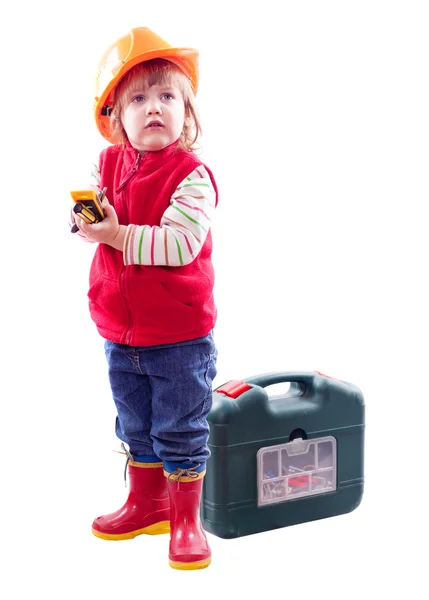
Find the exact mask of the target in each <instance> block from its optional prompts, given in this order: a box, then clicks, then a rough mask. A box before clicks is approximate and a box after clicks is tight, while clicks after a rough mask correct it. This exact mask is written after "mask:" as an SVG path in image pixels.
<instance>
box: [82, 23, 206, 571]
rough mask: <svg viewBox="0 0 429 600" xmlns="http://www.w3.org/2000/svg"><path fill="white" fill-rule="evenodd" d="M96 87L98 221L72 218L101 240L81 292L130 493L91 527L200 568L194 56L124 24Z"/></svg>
mask: <svg viewBox="0 0 429 600" xmlns="http://www.w3.org/2000/svg"><path fill="white" fill-rule="evenodd" d="M97 86H98V90H97V93H96V99H95V120H96V124H97V127H98V129H99V131H100V132H101V134H102V135H103V136H104V137H105V138H106V140H108V141H109V142H112V143H113V145H111V146H109V147H107V148H106V149H105V150H103V151H102V152H101V155H100V161H99V166H98V168H97V169H96V170H95V171H94V173H93V177H94V178H95V185H96V187H97V188H100V189H101V188H104V187H107V193H106V199H105V201H104V202H103V206H104V209H105V212H106V218H105V219H104V220H103V221H101V222H100V223H97V224H93V225H88V224H86V223H85V222H84V221H83V220H82V219H76V221H77V225H78V227H79V230H80V231H79V235H80V236H81V237H85V238H86V239H87V240H88V241H92V242H98V243H99V245H98V247H97V249H96V252H95V255H94V259H93V263H92V266H91V273H90V289H89V292H88V297H89V305H90V312H91V317H92V319H93V320H94V322H95V324H96V326H97V329H98V331H99V333H100V334H101V335H102V336H103V337H104V338H105V340H106V341H105V350H106V356H107V361H108V367H109V378H110V384H111V389H112V393H113V398H114V401H115V404H116V408H117V419H116V434H117V436H118V437H119V438H120V439H121V440H122V442H123V443H126V444H127V445H128V447H129V452H128V451H127V455H128V476H129V482H130V483H129V485H130V492H129V496H128V499H127V501H126V503H125V505H124V506H123V507H122V508H121V509H120V510H118V511H116V512H114V513H112V514H108V515H105V516H101V517H98V518H97V519H95V521H94V523H93V533H94V534H95V535H96V536H98V537H101V538H103V539H109V540H111V539H114V540H122V539H129V538H133V537H135V536H137V535H140V534H142V533H148V534H158V533H165V532H168V531H169V530H170V532H171V533H170V551H169V559H170V565H171V566H172V567H173V568H175V569H201V568H204V567H207V566H208V565H209V564H210V561H211V551H210V548H209V545H208V542H207V539H206V536H205V533H204V530H203V528H202V525H201V522H200V519H199V509H200V499H201V492H202V485H203V477H204V474H205V468H206V461H207V459H208V457H209V455H210V452H209V449H208V446H207V439H208V431H209V429H208V424H207V420H206V417H207V415H208V413H209V411H210V408H211V402H212V381H213V379H214V377H215V375H216V354H217V353H216V348H215V345H214V341H213V334H212V330H213V327H214V325H215V321H216V308H215V304H214V300H213V284H214V274H213V266H212V261H211V250H212V241H211V233H210V222H211V219H212V217H213V213H214V210H215V207H216V204H217V187H216V183H215V180H214V178H213V175H212V173H211V171H210V170H209V169H208V168H207V167H206V166H205V165H203V164H202V162H201V161H200V160H199V159H198V158H197V156H196V155H195V154H194V153H193V152H192V149H193V145H194V143H195V142H196V140H197V137H198V134H199V133H200V124H199V120H198V116H197V110H196V106H195V96H194V94H195V92H196V91H197V86H198V53H197V51H196V50H192V49H189V48H180V49H178V48H172V47H171V46H170V45H169V44H167V42H165V41H164V40H162V39H161V38H160V37H158V36H157V35H156V34H155V33H153V32H152V31H150V30H149V29H147V28H144V27H141V28H136V29H133V30H131V32H130V33H129V34H127V35H126V36H124V37H123V38H121V39H120V40H119V41H117V42H116V43H114V44H113V45H112V46H110V48H109V49H108V50H107V51H106V53H105V54H104V56H103V58H102V60H101V62H100V69H99V73H98V76H97Z"/></svg>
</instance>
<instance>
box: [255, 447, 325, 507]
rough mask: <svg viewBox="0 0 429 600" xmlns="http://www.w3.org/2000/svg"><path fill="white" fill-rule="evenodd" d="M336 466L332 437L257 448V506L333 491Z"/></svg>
mask: <svg viewBox="0 0 429 600" xmlns="http://www.w3.org/2000/svg"><path fill="white" fill-rule="evenodd" d="M336 462H337V444H336V439H335V438H334V437H332V436H328V437H321V438H314V439H311V440H304V439H301V438H299V439H295V440H293V441H292V442H289V443H287V444H279V445H277V446H268V447H265V448H260V450H259V451H258V453H257V477H258V506H265V505H267V504H274V503H277V502H285V501H286V500H293V499H295V498H303V497H305V496H314V495H316V494H325V493H327V492H333V491H335V490H336V489H337V481H336V473H337V465H336Z"/></svg>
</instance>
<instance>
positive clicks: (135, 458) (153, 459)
mask: <svg viewBox="0 0 429 600" xmlns="http://www.w3.org/2000/svg"><path fill="white" fill-rule="evenodd" d="M133 461H134V462H142V463H156V462H162V460H161V459H160V458H158V457H157V456H136V455H135V454H133Z"/></svg>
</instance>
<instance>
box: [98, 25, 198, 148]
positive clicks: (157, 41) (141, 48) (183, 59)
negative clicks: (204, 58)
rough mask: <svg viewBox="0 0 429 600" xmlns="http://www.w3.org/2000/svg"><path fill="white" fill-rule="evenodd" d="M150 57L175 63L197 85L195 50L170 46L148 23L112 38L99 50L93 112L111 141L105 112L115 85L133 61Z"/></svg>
mask: <svg viewBox="0 0 429 600" xmlns="http://www.w3.org/2000/svg"><path fill="white" fill-rule="evenodd" d="M153 58H165V59H166V60H169V61H171V62H173V63H175V64H176V65H177V66H178V67H180V69H182V71H183V72H184V73H185V75H186V76H187V77H188V79H189V81H190V83H191V86H192V89H193V91H194V93H196V92H197V89H198V51H197V50H194V49H193V48H173V47H172V46H170V44H168V43H167V42H166V41H165V40H163V39H162V38H160V37H159V35H156V33H154V32H153V31H151V30H150V29H148V27H136V28H135V29H131V31H130V32H129V33H127V34H126V35H124V36H123V37H121V38H120V39H119V40H118V41H116V42H114V43H113V44H112V45H111V46H109V48H108V49H107V50H106V52H105V53H104V54H103V57H102V58H101V60H100V62H99V65H98V72H97V76H96V81H95V100H94V116H95V122H96V125H97V127H98V130H99V132H100V133H101V135H102V136H103V137H104V138H106V140H107V141H108V142H112V141H113V139H112V136H111V131H110V118H109V115H110V113H111V111H112V108H113V101H114V93H115V88H116V86H117V85H118V83H119V81H120V80H121V79H122V77H123V76H124V75H125V74H126V73H128V71H129V70H130V69H132V68H133V67H135V65H137V64H139V63H141V62H144V61H146V60H151V59H153Z"/></svg>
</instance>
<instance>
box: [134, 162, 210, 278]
mask: <svg viewBox="0 0 429 600" xmlns="http://www.w3.org/2000/svg"><path fill="white" fill-rule="evenodd" d="M215 206H216V193H215V190H214V188H213V185H212V183H211V180H210V176H209V174H208V173H207V171H206V169H205V168H204V167H203V166H202V165H200V166H199V167H198V168H196V169H195V170H194V171H192V173H191V174H190V175H188V177H186V179H184V180H183V181H182V182H181V183H180V184H179V186H178V187H177V189H176V191H175V192H174V194H173V196H172V197H171V201H170V206H169V207H168V208H167V210H166V211H165V212H164V214H163V216H162V218H161V222H160V225H159V226H149V225H128V227H127V231H126V234H125V239H124V248H123V255H124V264H125V265H160V266H170V267H179V266H182V265H187V264H189V263H191V262H192V261H193V260H194V258H195V257H196V256H197V254H198V253H199V251H200V250H201V247H202V245H203V244H204V241H205V239H206V237H207V234H208V232H209V229H210V225H211V221H212V218H213V213H214V210H215Z"/></svg>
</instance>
